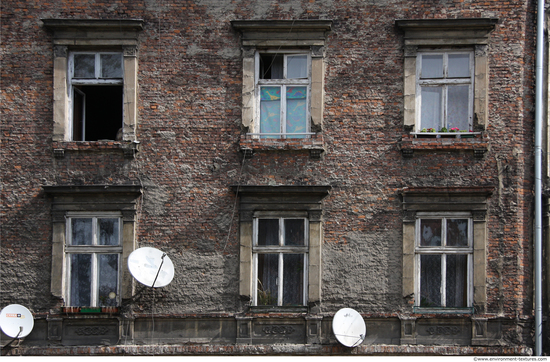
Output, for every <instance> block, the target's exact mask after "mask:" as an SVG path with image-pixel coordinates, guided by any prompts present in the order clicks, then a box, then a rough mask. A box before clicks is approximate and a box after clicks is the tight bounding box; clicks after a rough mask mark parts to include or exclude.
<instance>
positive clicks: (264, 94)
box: [260, 87, 281, 138]
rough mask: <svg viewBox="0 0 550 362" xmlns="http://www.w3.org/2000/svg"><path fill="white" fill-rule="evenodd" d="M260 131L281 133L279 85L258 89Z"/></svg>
mask: <svg viewBox="0 0 550 362" xmlns="http://www.w3.org/2000/svg"><path fill="white" fill-rule="evenodd" d="M260 132H261V133H281V87H262V88H261V89H260ZM273 137H274V138H278V136H273Z"/></svg>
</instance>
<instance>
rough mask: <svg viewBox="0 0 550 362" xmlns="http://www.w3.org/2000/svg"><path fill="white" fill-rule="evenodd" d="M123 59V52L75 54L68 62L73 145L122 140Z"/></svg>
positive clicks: (72, 54)
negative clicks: (75, 143)
mask: <svg viewBox="0 0 550 362" xmlns="http://www.w3.org/2000/svg"><path fill="white" fill-rule="evenodd" d="M122 60H123V57H122V53H120V52H73V53H71V55H70V58H69V76H70V82H71V101H72V107H71V111H72V113H71V116H72V122H71V123H70V126H71V131H70V133H71V134H72V140H73V141H97V140H102V139H107V140H115V139H121V137H122V126H123V122H122V115H123V109H122V105H123V87H124V78H123V74H124V72H123V61H122Z"/></svg>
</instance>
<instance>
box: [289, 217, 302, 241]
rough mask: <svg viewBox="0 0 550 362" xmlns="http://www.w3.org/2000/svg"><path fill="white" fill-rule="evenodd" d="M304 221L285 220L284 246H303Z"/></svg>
mask: <svg viewBox="0 0 550 362" xmlns="http://www.w3.org/2000/svg"><path fill="white" fill-rule="evenodd" d="M304 221H305V220H304V219H285V245H305V233H304V231H305V225H304V224H305V223H304Z"/></svg>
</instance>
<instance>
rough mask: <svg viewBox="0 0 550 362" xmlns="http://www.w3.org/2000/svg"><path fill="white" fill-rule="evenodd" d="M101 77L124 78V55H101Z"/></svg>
mask: <svg viewBox="0 0 550 362" xmlns="http://www.w3.org/2000/svg"><path fill="white" fill-rule="evenodd" d="M100 59H101V77H102V78H122V55H121V54H101V55H100Z"/></svg>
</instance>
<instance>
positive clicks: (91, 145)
mask: <svg viewBox="0 0 550 362" xmlns="http://www.w3.org/2000/svg"><path fill="white" fill-rule="evenodd" d="M52 148H53V154H54V157H55V158H64V157H65V153H66V152H104V151H117V150H120V151H121V152H122V153H123V154H124V158H129V159H133V158H135V157H136V154H137V152H138V151H139V142H138V141H133V142H131V141H128V142H123V141H63V142H59V141H54V142H53V144H52Z"/></svg>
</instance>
